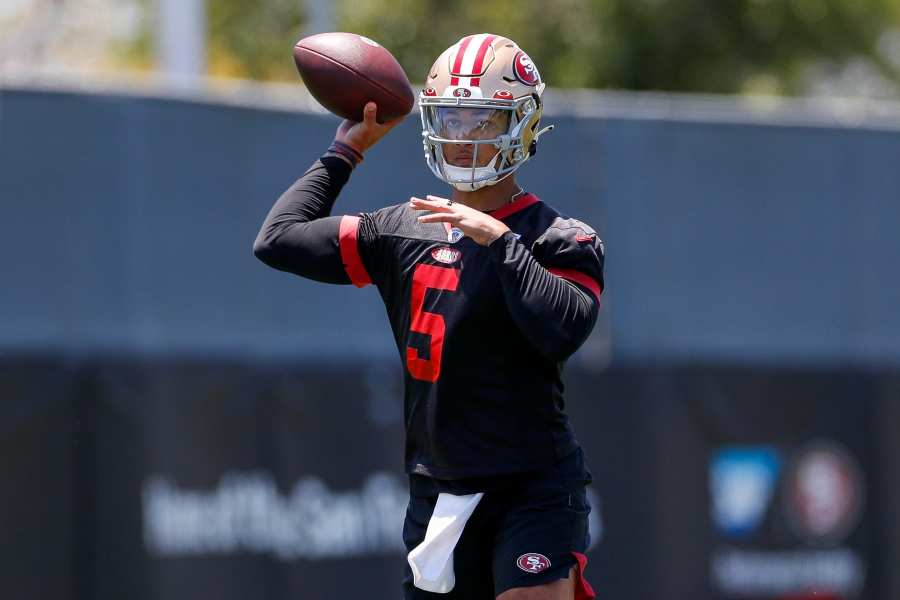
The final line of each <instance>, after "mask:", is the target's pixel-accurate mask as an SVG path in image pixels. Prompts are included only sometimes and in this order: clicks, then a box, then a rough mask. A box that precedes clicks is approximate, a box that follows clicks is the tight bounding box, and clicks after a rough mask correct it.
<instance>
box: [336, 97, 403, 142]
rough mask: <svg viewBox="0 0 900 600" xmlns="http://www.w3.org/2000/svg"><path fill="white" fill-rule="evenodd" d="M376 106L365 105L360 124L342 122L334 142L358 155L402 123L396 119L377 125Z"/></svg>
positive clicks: (348, 121)
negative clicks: (345, 145)
mask: <svg viewBox="0 0 900 600" xmlns="http://www.w3.org/2000/svg"><path fill="white" fill-rule="evenodd" d="M377 116H378V106H377V105H376V104H375V103H374V102H368V103H366V106H365V108H364V109H363V120H362V121H360V122H357V121H351V120H349V119H346V120H344V121H343V122H341V124H340V125H339V126H338V128H337V131H336V132H335V134H334V139H335V141H338V142H343V143H344V144H347V145H349V146H350V147H352V148H353V149H354V150H356V151H357V152H359V153H360V154H365V152H366V150H368V149H369V148H371V147H372V146H374V145H375V143H376V142H378V140H380V139H381V138H383V137H384V136H385V135H387V132H388V131H390V130H391V129H393V128H394V127H396V126H397V125H399V124H400V122H401V121H403V119H404V117H398V118H396V119H394V120H392V121H387V122H385V123H379V122H378V119H377Z"/></svg>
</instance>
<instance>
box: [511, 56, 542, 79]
mask: <svg viewBox="0 0 900 600" xmlns="http://www.w3.org/2000/svg"><path fill="white" fill-rule="evenodd" d="M513 72H514V73H515V74H516V79H518V80H519V81H521V82H522V83H524V84H525V85H537V84H539V83H540V82H541V75H540V73H538V70H537V67H536V66H534V63H533V62H531V59H530V58H529V57H528V55H527V54H525V53H524V52H522V51H521V50H519V51H518V52H517V53H516V57H515V58H514V59H513Z"/></svg>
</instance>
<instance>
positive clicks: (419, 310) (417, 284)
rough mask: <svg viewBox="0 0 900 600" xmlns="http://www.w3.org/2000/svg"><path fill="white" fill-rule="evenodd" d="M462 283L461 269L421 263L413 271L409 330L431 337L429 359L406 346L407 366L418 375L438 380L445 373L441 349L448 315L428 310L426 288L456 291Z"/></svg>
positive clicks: (432, 380) (410, 371)
mask: <svg viewBox="0 0 900 600" xmlns="http://www.w3.org/2000/svg"><path fill="white" fill-rule="evenodd" d="M458 285H459V269H451V268H448V267H437V266H435V265H418V266H416V270H415V271H413V278H412V293H411V302H412V312H411V313H410V324H409V330H410V332H413V331H415V332H416V333H424V334H426V335H428V336H430V337H431V344H430V353H429V356H428V358H427V359H425V358H420V357H419V351H418V350H416V349H415V348H413V347H411V346H407V347H406V368H407V369H409V373H410V375H412V376H413V377H414V378H416V379H419V380H421V381H430V382H432V383H434V382H435V381H437V380H438V377H440V375H441V351H442V350H443V349H444V317H443V316H441V315H439V314H436V313H431V312H427V311H425V310H424V305H425V292H426V291H427V290H428V289H433V290H448V291H451V292H452V291H456V287H457V286H458Z"/></svg>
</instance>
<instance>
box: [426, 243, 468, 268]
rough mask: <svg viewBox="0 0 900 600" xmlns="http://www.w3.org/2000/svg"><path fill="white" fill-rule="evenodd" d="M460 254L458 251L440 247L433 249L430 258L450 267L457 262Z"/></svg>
mask: <svg viewBox="0 0 900 600" xmlns="http://www.w3.org/2000/svg"><path fill="white" fill-rule="evenodd" d="M460 254H462V252H460V251H459V250H455V249H453V248H448V247H447V246H441V247H440V248H435V249H434V250H432V251H431V258H433V259H434V260H436V261H438V262H442V263H444V264H445V265H452V264H453V263H455V262H456V261H458V260H459V255H460Z"/></svg>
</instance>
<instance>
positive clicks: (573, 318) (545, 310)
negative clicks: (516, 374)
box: [488, 231, 599, 361]
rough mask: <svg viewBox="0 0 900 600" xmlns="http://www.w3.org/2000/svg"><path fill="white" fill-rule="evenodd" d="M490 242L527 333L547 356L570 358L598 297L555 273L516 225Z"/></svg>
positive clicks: (586, 331) (518, 319) (506, 295)
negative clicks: (515, 230)
mask: <svg viewBox="0 0 900 600" xmlns="http://www.w3.org/2000/svg"><path fill="white" fill-rule="evenodd" d="M488 248H489V249H490V251H491V261H492V262H493V263H494V265H495V267H496V270H497V274H498V275H499V277H500V283H501V285H502V287H503V296H504V298H505V299H506V306H507V308H508V309H509V312H510V315H511V316H512V318H513V321H515V323H516V325H517V326H518V327H519V329H520V330H521V331H522V333H523V334H524V335H525V338H526V339H527V340H528V341H529V342H531V344H532V345H533V346H534V347H535V348H536V349H537V350H538V351H539V352H541V353H542V354H544V355H545V356H547V357H548V358H551V359H554V360H557V361H562V360H565V359H566V358H568V357H569V356H570V355H571V354H572V353H574V352H575V350H577V349H578V347H579V346H581V344H582V343H584V340H585V339H587V336H588V334H589V333H590V332H591V329H593V327H594V323H595V322H596V320H597V313H598V310H599V306H598V302H597V299H596V298H595V297H594V295H593V294H592V293H589V292H587V291H585V290H583V289H582V288H581V287H579V286H578V285H576V284H574V283H572V282H570V281H567V280H565V279H562V278H560V277H557V276H556V275H553V274H552V273H550V271H548V270H547V269H545V268H544V267H543V266H542V265H541V264H540V263H539V262H538V261H537V259H535V258H534V256H533V255H532V254H531V252H530V251H529V250H528V248H526V247H525V245H524V244H522V242H520V241H519V240H518V238H516V236H515V234H514V233H512V232H511V231H507V232H505V233H504V234H503V235H502V236H500V237H499V238H497V239H496V240H494V241H493V242H491V244H490V245H489V246H488Z"/></svg>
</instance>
